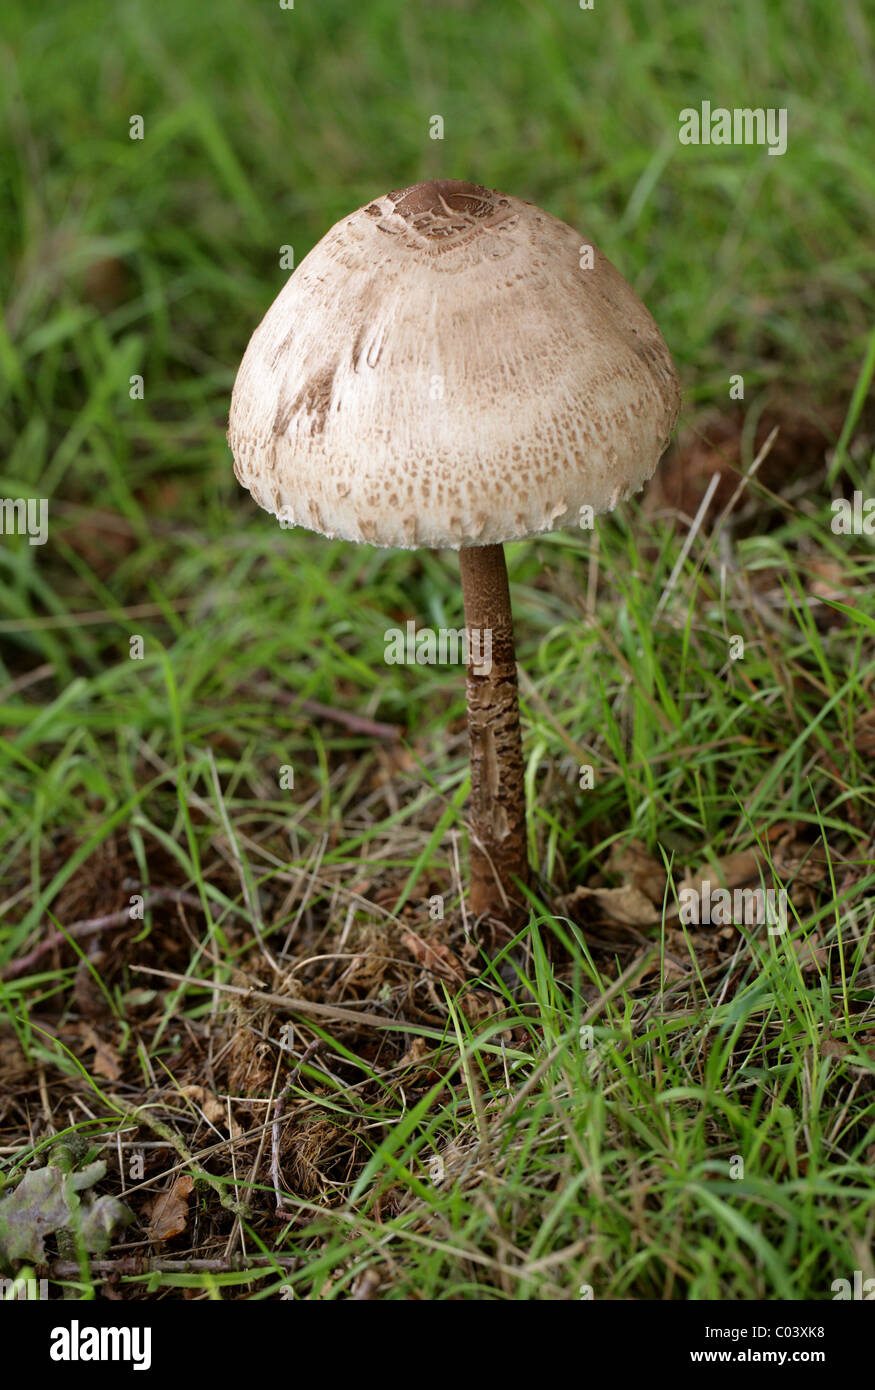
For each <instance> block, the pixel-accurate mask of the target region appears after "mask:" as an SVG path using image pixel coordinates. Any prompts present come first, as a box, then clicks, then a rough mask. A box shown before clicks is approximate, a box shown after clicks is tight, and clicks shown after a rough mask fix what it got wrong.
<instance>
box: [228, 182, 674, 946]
mask: <svg viewBox="0 0 875 1390" xmlns="http://www.w3.org/2000/svg"><path fill="white" fill-rule="evenodd" d="M678 408H679V390H678V382H677V375H676V373H675V370H674V366H673V364H672V361H671V357H670V355H669V352H668V349H667V348H666V345H665V343H664V341H663V339H662V336H661V334H660V332H659V329H658V328H657V326H656V324H655V323H654V321H653V319H652V318H651V316H650V314H649V313H648V311H647V310H646V309H645V307H644V305H643V304H642V303H641V302H640V300H639V299H638V298H637V296H636V295H635V293H634V291H633V290H632V289H631V288H630V286H629V285H628V284H627V283H626V281H625V280H624V279H623V277H622V276H621V275H620V274H619V272H618V271H617V270H616V269H615V268H614V266H613V265H612V264H611V263H610V261H609V260H607V258H606V257H605V256H603V255H602V253H601V252H600V251H599V250H598V248H597V247H595V246H594V245H593V243H592V242H591V241H589V240H586V239H582V238H581V237H580V236H579V235H578V233H577V232H575V231H574V230H573V229H572V228H571V227H569V226H567V225H566V224H565V223H563V222H560V221H558V220H557V219H556V218H555V217H552V216H550V214H549V213H547V212H544V211H542V210H541V209H540V208H537V207H535V206H534V205H533V204H532V203H526V202H521V201H520V200H518V199H516V198H512V197H509V196H508V195H506V194H504V193H498V192H495V191H491V190H489V189H487V188H483V187H481V186H480V185H478V184H473V183H466V182H462V181H460V180H456V179H444V180H438V181H434V182H429V183H421V184H417V185H415V186H414V187H412V188H406V189H402V190H400V191H397V192H393V193H387V194H386V195H385V197H382V198H378V199H376V200H375V201H374V202H371V203H369V204H368V205H367V206H366V207H363V208H360V209H359V210H358V211H356V212H354V213H352V214H351V215H350V216H348V217H344V218H343V219H342V220H341V221H340V222H338V223H337V224H336V225H335V226H334V227H332V228H331V230H330V231H329V232H328V233H327V234H326V235H325V236H324V237H323V238H322V240H321V241H320V242H319V243H318V244H317V245H316V246H315V247H314V248H313V250H312V251H311V252H310V253H309V255H307V256H306V257H305V259H304V260H303V261H302V262H301V263H300V265H299V266H298V268H297V270H296V271H295V272H294V274H293V275H292V277H291V278H290V280H289V281H288V283H287V284H286V285H285V287H284V289H283V290H282V291H281V292H280V294H279V295H278V296H277V298H276V299H275V301H274V303H273V304H272V305H271V307H270V309H269V310H268V312H267V314H266V315H265V317H264V318H263V320H262V321H261V323H260V325H259V326H258V328H257V329H256V330H255V332H254V334H253V335H252V338H251V340H250V343H249V346H248V347H247V349H246V353H245V355H244V358H243V361H242V363H241V365H240V369H239V371H238V373H237V379H236V382H235V385H234V392H233V398H232V402H231V414H230V421H229V430H228V440H229V443H230V445H231V449H232V452H233V455H234V464H235V471H236V474H237V477H238V479H239V480H240V482H241V483H242V484H243V485H244V486H245V487H247V488H248V489H249V491H250V492H251V494H252V496H253V498H254V499H255V501H256V502H258V503H259V505H260V506H262V507H264V508H265V509H266V510H267V511H269V512H272V513H273V514H274V515H275V516H277V517H278V518H279V520H280V521H281V522H283V523H284V524H286V525H299V526H304V527H307V528H309V529H310V530H314V531H319V532H321V533H322V534H323V535H325V536H330V537H335V536H339V537H342V538H343V539H344V540H349V541H364V542H368V543H369V544H371V545H377V546H396V547H403V548H406V549H414V548H417V547H435V548H443V547H448V548H452V549H456V550H458V551H459V561H460V569H461V579H462V592H463V598H464V608H465V623H466V627H467V629H468V632H469V634H470V633H472V632H475V631H479V632H485V633H488V634H489V635H490V638H491V663H489V665H488V669H487V668H486V667H485V666H484V665H479V666H475V665H474V664H473V663H472V661H471V659H470V644H469V664H468V677H467V697H468V728H469V738H470V753H471V799H470V815H469V823H470V832H471V850H470V861H471V884H470V895H469V903H470V909H471V911H472V912H473V913H474V914H475V915H477V916H481V915H484V916H485V917H486V918H491V919H492V920H493V921H496V922H499V923H502V924H504V925H505V926H510V927H512V928H516V927H517V926H518V925H519V924H520V922H521V921H522V920H523V918H524V913H525V893H524V891H523V890H524V888H525V886H526V884H527V883H528V882H529V873H530V871H529V866H528V862H527V854H526V825H525V791H524V782H523V756H522V745H521V739H520V726H519V709H518V700H517V676H516V659H515V655H514V639H513V620H512V616H511V608H510V596H509V590H508V580H507V568H506V564H505V558H504V551H503V548H502V547H503V545H504V543H505V542H506V541H515V540H521V539H523V538H524V537H527V536H535V535H539V534H541V533H543V532H546V531H552V530H554V529H556V528H557V527H561V526H566V525H569V524H572V523H577V522H578V520H579V518H580V516H581V515H582V511H581V509H582V508H584V507H587V508H590V509H591V512H590V513H589V515H595V514H598V513H601V512H606V511H610V510H611V509H612V508H613V507H614V506H616V504H617V503H618V502H619V501H620V500H622V499H625V498H627V497H628V496H629V495H630V494H631V493H632V492H635V491H637V490H638V489H639V488H640V487H641V486H642V485H643V484H644V483H645V482H646V481H647V479H648V478H649V477H650V476H651V475H652V473H653V471H654V469H655V467H656V464H657V462H658V460H659V458H660V456H661V454H662V453H663V451H664V449H665V447H666V445H667V443H668V440H669V437H670V434H671V431H672V429H673V427H674V424H675V421H676V418H677V413H678Z"/></svg>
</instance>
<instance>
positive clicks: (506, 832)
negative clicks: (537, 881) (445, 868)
mask: <svg viewBox="0 0 875 1390" xmlns="http://www.w3.org/2000/svg"><path fill="white" fill-rule="evenodd" d="M459 569H460V571H461V575H462V595H463V599H464V604H465V627H466V628H467V631H468V676H467V695H468V738H469V743H470V753H471V797H470V829H471V850H470V858H471V887H470V896H469V903H470V908H471V911H472V912H473V913H474V914H475V916H478V917H479V916H481V915H482V914H484V913H485V914H486V915H487V916H488V917H490V918H496V919H498V920H499V921H500V922H502V923H503V924H505V925H506V926H508V927H511V928H513V929H514V930H517V929H518V928H519V927H520V926H521V925H522V923H523V922H524V921H525V913H526V908H525V898H524V895H523V893H522V892H521V890H520V887H519V885H518V884H517V883H516V882H515V881H514V880H515V879H518V880H519V881H520V882H521V883H523V884H527V883H528V881H529V864H528V857H527V854H526V793H525V783H524V779H523V749H522V739H521V737H520V714H519V703H518V700H517V673H516V654H515V651H514V641H513V615H512V614H511V609H510V590H509V589H508V583H507V565H506V564H505V560H504V549H503V547H502V546H500V545H482V546H481V545H476V546H466V547H463V549H461V550H460V551H459Z"/></svg>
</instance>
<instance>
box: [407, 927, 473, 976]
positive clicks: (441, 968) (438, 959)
mask: <svg viewBox="0 0 875 1390" xmlns="http://www.w3.org/2000/svg"><path fill="white" fill-rule="evenodd" d="M401 944H402V946H404V947H406V949H407V950H408V951H409V952H410V954H411V955H412V956H413V959H414V960H415V961H418V962H419V964H420V965H424V966H425V967H426V968H427V969H428V970H433V971H434V973H435V974H436V975H443V977H444V978H445V979H447V980H452V979H455V980H461V979H464V978H465V972H464V970H463V968H462V962H461V961H460V960H459V957H458V956H457V955H456V953H455V951H451V950H450V948H449V946H444V945H443V943H442V942H440V941H423V939H422V937H421V936H417V935H416V934H415V933H414V932H409V931H406V932H404V933H403V934H402V937H401Z"/></svg>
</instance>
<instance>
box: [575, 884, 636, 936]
mask: <svg viewBox="0 0 875 1390" xmlns="http://www.w3.org/2000/svg"><path fill="white" fill-rule="evenodd" d="M590 898H594V899H595V901H596V903H597V904H598V906H599V907H600V908H601V910H602V912H603V913H604V914H605V916H606V917H609V918H610V919H611V921H612V922H620V923H621V924H622V925H623V926H627V927H652V926H653V925H654V924H655V923H656V922H658V921H660V913H659V912H657V910H656V908H655V907H654V906H653V903H652V902H651V901H650V899H649V898H648V897H647V896H646V895H645V894H644V893H642V892H641V889H640V888H633V887H632V885H631V884H625V885H624V886H623V887H622V888H584V887H583V886H581V887H578V888H575V890H574V892H573V893H571V894H569V896H568V897H567V898H566V899H565V900H564V901H565V904H566V906H576V904H577V903H581V902H586V901H587V900H588V899H590Z"/></svg>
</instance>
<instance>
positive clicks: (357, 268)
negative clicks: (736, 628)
mask: <svg viewBox="0 0 875 1390" xmlns="http://www.w3.org/2000/svg"><path fill="white" fill-rule="evenodd" d="M589 247H591V248H592V253H591V259H592V266H591V268H587V264H586V263H587V254H586V252H587V249H588V248H589ZM679 404H680V392H679V387H678V380H677V374H676V372H675V369H674V365H673V363H672V360H671V357H670V356H669V352H668V349H667V347H666V345H665V342H664V341H663V338H662V335H661V333H660V332H659V329H658V328H657V326H656V324H655V323H654V321H653V319H652V318H651V316H650V314H649V313H648V312H647V310H646V309H645V307H644V305H643V304H642V303H641V301H640V300H639V299H638V297H637V295H636V294H635V293H634V291H633V290H632V289H631V287H630V286H629V285H628V284H627V283H626V281H625V280H624V279H623V277H622V275H620V273H619V271H617V270H616V269H615V268H614V266H613V265H612V264H611V262H610V261H609V260H608V259H607V257H606V256H603V255H602V253H601V252H600V251H599V250H598V248H597V247H596V246H594V245H593V243H592V242H591V241H589V240H588V239H587V238H584V237H581V236H580V235H579V234H578V233H577V232H575V231H574V230H573V229H572V228H571V227H569V226H567V225H566V224H565V223H564V222H560V221H558V219H557V218H555V217H551V216H550V214H549V213H547V212H544V211H542V210H541V209H540V208H537V207H535V205H534V204H533V203H526V202H521V201H520V200H519V199H517V198H511V197H509V196H508V195H507V194H505V193H498V192H494V191H490V190H489V189H487V188H482V187H480V185H478V184H472V183H465V182H461V181H459V180H456V179H444V180H439V181H437V182H431V183H420V184H416V185H415V186H414V187H412V188H405V189H402V190H400V191H398V192H394V193H387V194H386V195H385V197H382V198H378V199H377V200H376V201H375V202H372V203H369V204H368V205H367V207H363V208H359V210H358V211H357V212H354V213H352V214H351V215H350V216H349V217H344V218H343V219H342V220H341V221H340V222H338V223H337V224H336V225H335V226H334V227H332V228H331V230H330V231H329V232H328V233H327V235H326V236H324V237H323V238H322V240H321V241H320V242H319V243H318V244H317V245H316V246H314V248H313V250H312V251H311V252H310V253H309V255H307V256H306V257H305V259H304V260H303V261H302V262H301V264H300V265H299V266H298V268H297V269H296V270H295V272H294V274H293V275H292V276H291V278H290V279H289V281H288V282H287V284H286V285H285V287H284V289H282V290H281V291H280V293H279V294H278V295H277V298H276V299H275V300H274V302H273V304H272V305H271V307H270V308H269V309H268V311H267V313H266V314H265V316H264V318H263V319H262V321H261V323H260V324H259V326H258V328H257V329H256V330H255V332H254V333H253V335H252V338H251V340H250V342H249V346H248V347H247V349H246V353H245V355H244V357H243V361H242V362H241V364H240V370H239V371H238V373H237V380H236V382H235V384H234V393H233V397H232V400H231V416H230V421H229V429H228V442H229V443H230V445H231V449H232V452H233V454H234V467H235V472H236V474H237V477H238V478H239V480H240V482H241V483H242V484H243V485H244V487H247V488H248V489H249V491H250V492H251V493H252V496H253V497H254V498H255V500H256V502H258V503H259V505H260V506H262V507H264V508H265V509H266V510H267V511H269V512H272V513H274V515H275V516H277V517H278V519H279V520H280V522H281V523H282V524H284V525H299V526H306V527H308V528H309V529H310V530H314V531H321V532H322V534H323V535H326V536H342V537H343V538H344V539H345V540H350V541H368V542H370V543H371V544H373V545H382V546H400V547H404V548H406V549H413V548H416V547H419V546H431V547H436V548H440V547H452V548H454V549H457V548H458V547H460V546H463V545H491V544H495V543H500V542H503V541H511V540H519V539H522V538H523V537H525V536H534V535H539V534H541V533H542V532H544V531H552V530H554V529H555V528H557V527H560V526H565V525H567V524H569V523H577V522H578V520H579V517H580V509H581V507H583V506H586V505H588V506H590V507H592V509H593V513H594V514H595V513H599V512H605V511H610V510H611V509H612V508H613V507H614V506H616V504H617V502H618V501H620V500H621V499H623V498H626V497H628V496H629V495H630V493H632V492H635V491H637V490H638V489H639V488H640V487H641V486H642V484H643V483H645V482H646V481H647V479H648V478H649V477H650V476H651V475H652V473H653V471H654V469H655V468H656V464H657V462H658V461H659V458H660V455H661V454H662V453H663V451H664V449H665V447H666V445H667V443H668V440H669V437H670V435H671V432H672V429H673V427H674V424H675V421H676V419H677V413H678V408H679Z"/></svg>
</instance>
